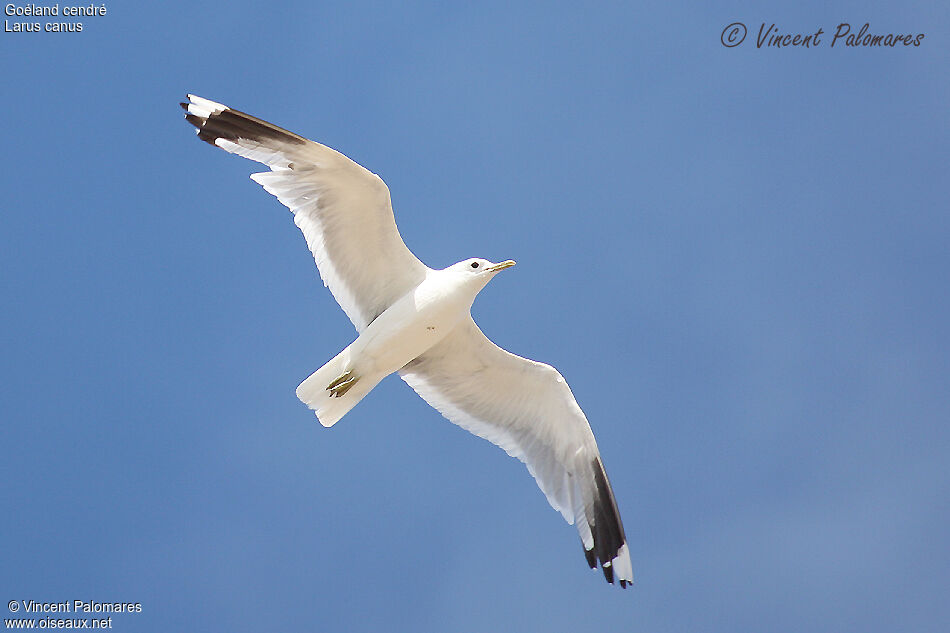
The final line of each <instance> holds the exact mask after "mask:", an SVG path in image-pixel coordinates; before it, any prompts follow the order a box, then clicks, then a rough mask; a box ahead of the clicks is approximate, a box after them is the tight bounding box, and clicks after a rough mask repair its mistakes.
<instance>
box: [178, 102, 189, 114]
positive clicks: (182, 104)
mask: <svg viewBox="0 0 950 633" xmlns="http://www.w3.org/2000/svg"><path fill="white" fill-rule="evenodd" d="M178 105H180V106H181V109H182V110H184V111H185V112H188V104H187V103H185V102H184V101H183V102H181V103H179V104H178Z"/></svg>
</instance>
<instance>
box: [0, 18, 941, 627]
mask: <svg viewBox="0 0 950 633" xmlns="http://www.w3.org/2000/svg"><path fill="white" fill-rule="evenodd" d="M61 4H62V3H61ZM720 4H721V6H718V7H703V8H697V6H696V4H695V3H683V2H679V3H641V4H633V3H612V4H603V5H600V6H597V7H585V8H580V7H579V6H578V5H577V4H576V3H573V4H562V5H555V4H552V3H519V4H518V5H516V6H511V5H509V4H508V3H477V4H471V3H469V4H467V5H465V6H459V5H436V4H411V5H410V4H404V3H355V2H354V3H325V2H287V3H280V5H279V6H274V5H273V4H272V3H253V2H231V3H227V4H226V5H224V4H209V3H202V2H197V3H187V4H185V3H168V4H166V5H162V6H158V5H152V6H147V5H144V4H143V3H124V2H116V3H107V9H108V12H107V15H106V16H104V17H96V18H83V19H82V22H83V25H84V28H83V31H82V33H72V34H46V33H7V32H4V33H0V60H2V62H0V63H2V68H3V84H4V88H5V90H4V97H5V98H4V99H3V100H2V105H0V109H2V112H3V120H4V121H6V125H5V128H4V134H5V146H6V151H5V152H3V155H2V157H0V162H2V173H3V174H4V197H5V202H4V205H3V207H4V211H3V213H2V214H0V292H2V297H3V309H2V310H0V332H2V355H0V356H2V361H0V417H2V425H0V446H2V447H3V458H2V460H0V481H2V485H0V507H2V508H3V515H4V518H3V520H2V521H0V570H2V571H0V598H2V600H0V604H5V603H6V602H7V601H9V600H28V599H34V600H37V601H60V600H73V599H85V600H89V599H93V600H97V601H102V602H107V601H133V602H140V603H141V604H142V606H143V612H142V613H141V614H136V615H125V616H116V618H115V622H114V629H115V630H117V631H163V632H164V631H172V630H203V631H242V630H323V631H326V630H346V631H379V630H404V631H445V630H452V631H488V630H512V629H516V628H517V629H520V630H529V631H534V630H537V631H567V630H594V629H595V627H596V630H626V631H706V632H709V631H713V632H716V631H722V632H729V633H734V632H735V631H776V632H784V631H789V632H796V633H799V632H801V631H836V632H837V631H862V632H868V631H894V630H908V631H917V632H926V631H946V630H948V627H950V609H948V607H947V601H946V591H947V587H948V586H950V571H948V570H950V545H948V541H947V534H948V530H950V505H948V498H950V474H948V473H950V470H948V468H947V460H948V458H950V427H948V424H947V423H948V420H950V397H948V393H950V389H948V387H950V385H948V383H950V360H948V359H950V300H948V295H947V288H948V287H950V250H948V245H950V220H948V212H947V209H948V206H947V200H948V199H950V184H948V182H950V181H948V178H947V170H948V167H950V124H948V110H947V103H948V102H950V89H948V83H947V81H946V78H947V62H948V51H950V48H948V42H947V36H946V34H947V33H948V32H950V11H948V9H947V8H946V7H945V6H943V5H941V4H940V3H930V2H928V3H924V2H910V3H902V5H901V6H900V8H899V9H898V8H895V7H893V6H892V4H893V3H870V4H868V3H857V2H852V3H838V4H837V6H834V7H829V6H828V5H827V4H824V3H818V2H805V3H797V5H796V6H795V7H794V8H793V7H788V6H776V4H775V3H760V2H755V3H753V2H730V3H720ZM769 4H772V5H773V6H769ZM7 19H8V20H10V19H11V18H9V17H8V18H7ZM41 21H42V20H41ZM735 21H742V22H744V23H746V25H747V26H748V31H749V35H748V38H747V40H746V41H745V42H744V43H743V44H742V45H740V46H738V47H735V48H725V47H723V46H722V44H721V43H720V34H721V32H722V30H723V28H724V27H725V26H726V25H728V24H730V23H732V22H735ZM843 21H846V22H850V23H851V24H852V26H853V27H854V28H855V30H857V29H858V28H860V26H861V25H862V24H863V23H864V22H868V23H870V26H871V28H870V31H871V32H873V33H889V32H895V33H904V32H910V33H915V34H916V33H924V34H925V38H924V39H923V41H922V45H921V46H920V47H916V48H915V47H908V48H904V47H898V48H896V49H887V50H880V49H862V48H857V49H854V48H850V49H849V48H843V47H841V46H840V43H838V44H836V45H835V47H834V48H830V46H829V45H828V44H829V41H828V39H826V40H825V41H824V44H823V45H822V46H819V47H815V48H811V49H799V48H788V49H781V50H775V49H768V50H767V49H757V48H756V47H755V43H754V36H755V34H756V32H757V30H758V28H759V25H760V24H762V23H763V22H764V23H765V24H766V28H768V25H769V24H771V23H773V22H774V23H776V26H777V27H778V28H779V29H780V30H781V31H782V32H784V33H798V32H800V33H804V34H807V33H812V32H814V31H815V30H816V29H817V28H818V27H821V28H823V30H824V31H825V32H826V33H830V32H833V31H834V29H835V27H836V26H837V24H838V23H840V22H843ZM185 92H194V93H197V94H199V95H202V96H206V97H209V98H212V99H215V100H218V101H222V102H224V103H227V104H229V105H232V106H234V107H236V108H239V109H242V110H245V111H248V112H250V113H253V114H256V115H258V116H261V117H263V118H266V119H268V120H271V121H273V122H275V123H277V124H279V125H282V126H284V127H287V128H290V129H292V130H294V131H296V132H298V133H300V134H302V135H305V136H308V137H310V138H313V139H315V140H319V141H321V142H324V143H326V144H328V145H330V146H332V147H334V148H336V149H339V150H340V151H342V152H344V153H346V154H347V155H349V156H350V157H352V158H353V159H355V160H357V161H358V162H360V163H362V164H363V165H365V166H366V167H368V168H369V169H371V170H373V171H375V172H377V173H379V174H380V175H381V176H382V177H383V178H384V179H385V180H386V182H387V183H388V185H389V187H390V189H391V191H392V197H393V204H394V208H395V212H396V218H397V221H398V223H399V226H400V230H401V231H402V234H403V237H404V238H405V240H406V242H407V243H408V245H409V246H410V248H412V250H413V251H414V252H415V253H416V254H417V255H418V256H419V257H420V258H421V259H423V261H425V262H426V263H428V264H429V265H430V266H433V267H443V266H447V265H449V264H451V263H454V262H455V261H457V260H459V259H462V258H464V257H469V256H482V257H486V258H489V259H493V260H501V259H507V258H513V259H516V260H518V262H519V265H518V267H516V268H515V269H513V270H512V271H510V272H507V273H506V274H505V275H503V276H501V277H499V278H498V279H496V280H495V281H494V282H493V283H492V284H491V285H490V286H489V287H488V288H487V289H486V290H485V291H484V292H483V293H482V294H481V295H480V296H479V298H478V300H477V301H476V304H475V307H474V314H475V317H476V319H477V320H478V321H479V323H480V325H481V326H482V328H483V330H484V331H485V332H486V333H487V334H488V335H489V336H491V337H492V338H493V339H494V340H495V341H496V342H497V343H499V344H500V345H503V346H505V347H507V348H509V349H511V350H512V351H514V352H516V353H519V354H522V355H525V356H529V357H531V358H535V359H538V360H543V361H546V362H549V363H551V364H553V365H555V366H556V367H558V369H559V370H560V371H561V373H562V374H563V375H564V376H565V377H566V378H567V380H568V381H569V382H570V384H571V386H572V388H573V391H574V393H575V395H576V396H577V398H578V401H579V402H580V404H581V406H582V407H583V408H584V410H585V411H586V413H587V415H588V417H589V419H590V421H591V424H592V426H593V428H594V431H595V433H596V435H597V437H598V439H599V442H600V446H601V452H602V454H603V456H604V460H605V463H606V465H607V470H608V473H609V474H610V477H611V479H612V482H613V486H614V489H615V491H616V494H617V498H618V503H619V506H620V509H621V512H622V515H623V518H624V523H625V527H626V532H627V536H628V539H629V541H630V549H631V555H632V558H633V564H634V571H635V574H636V577H637V583H636V585H635V586H634V587H633V588H632V589H628V590H627V591H625V592H622V591H620V590H619V589H616V588H612V587H609V586H607V585H606V584H605V583H604V582H603V580H602V578H600V577H599V575H595V574H594V572H591V571H589V570H588V569H587V568H586V565H585V562H584V556H583V553H582V551H581V547H580V545H579V541H578V539H577V536H576V533H575V532H574V530H573V528H571V527H569V526H567V525H566V524H564V523H563V521H562V520H561V519H560V517H559V515H557V514H556V513H555V511H553V510H552V509H550V508H549V507H548V505H547V503H546V501H545V500H544V498H543V496H542V495H541V493H540V492H539V491H538V490H537V489H536V486H535V484H534V482H533V480H532V479H531V478H530V477H529V476H528V475H527V473H526V472H525V471H524V468H523V467H522V465H521V464H519V463H518V462H516V461H515V460H512V459H510V458H508V457H507V456H506V455H505V454H504V453H503V452H501V451H500V450H498V449H496V448H494V447H492V446H490V445H489V444H487V443H486V442H484V441H482V440H479V439H477V438H474V437H472V436H469V435H468V434H467V433H465V432H464V431H462V430H460V429H458V428H456V427H454V426H453V425H451V424H449V423H448V422H446V421H444V420H443V419H442V418H441V417H440V416H439V415H438V414H437V413H436V412H435V411H434V410H432V409H430V408H429V407H428V406H427V405H426V404H425V403H424V402H422V400H421V399H419V398H418V397H417V396H416V395H415V394H414V393H412V391H411V390H410V389H409V388H408V387H407V386H406V385H405V384H403V383H402V381H400V380H398V379H397V378H395V377H391V378H388V379H386V380H385V381H384V382H383V383H381V384H380V386H379V387H377V388H376V390H375V391H374V392H373V393H372V394H370V396H368V397H367V398H366V400H364V401H363V402H362V403H361V404H360V405H359V406H358V407H357V408H356V409H354V410H353V411H352V412H351V413H350V414H348V415H347V417H346V418H344V419H343V420H342V421H341V422H340V423H339V424H338V425H337V426H336V427H334V428H333V429H330V430H326V429H323V428H322V427H320V426H319V425H318V424H317V422H316V419H315V418H314V417H313V416H312V414H311V413H309V412H308V411H307V409H306V408H305V407H304V406H303V405H301V404H300V403H299V402H298V401H297V399H296V398H295V396H294V388H295V387H296V385H297V384H298V382H299V381H300V380H301V379H303V378H304V377H306V376H307V375H308V374H309V373H310V372H311V371H313V370H314V369H316V368H317V367H319V366H320V365H322V364H323V363H324V362H325V361H326V360H327V359H329V358H330V357H332V356H333V355H334V354H335V353H336V352H337V351H339V349H341V348H343V347H344V346H345V345H346V344H348V343H349V342H350V341H351V340H352V338H353V337H354V331H353V330H352V327H351V326H350V324H349V322H348V321H347V319H346V317H345V316H344V314H343V312H342V311H341V310H340V309H339V308H338V307H337V306H336V304H335V303H334V301H333V299H332V297H331V296H330V294H329V292H328V291H327V290H326V289H325V288H323V287H322V284H321V283H320V282H319V279H318V277H317V273H316V268H315V267H314V265H313V261H312V259H311V257H310V254H309V253H308V251H307V249H306V247H305V244H304V241H303V239H302V238H301V236H300V235H299V233H298V231H297V229H296V227H294V225H293V223H292V221H291V216H290V214H289V213H288V212H287V211H286V210H285V209H284V208H283V207H281V206H280V205H279V204H278V203H277V202H276V201H275V200H273V199H272V198H271V197H270V196H268V195H267V194H266V193H264V192H263V191H261V190H260V188H259V187H257V186H256V185H255V184H254V183H253V182H251V181H250V180H248V179H247V175H248V174H250V173H252V172H253V171H256V170H257V169H256V168H255V166H254V165H253V164H251V163H249V162H247V161H244V160H241V159H239V158H237V157H233V156H229V155H227V154H225V153H224V152H221V151H216V150H215V149H213V148H211V147H209V146H208V145H206V144H203V143H200V142H198V141H197V140H196V138H195V136H194V133H193V132H192V130H191V129H190V126H188V125H187V124H186V123H185V121H184V120H183V119H182V117H181V111H180V110H179V108H178V105H177V103H178V101H180V100H181V99H182V97H183V95H184V94H185ZM8 616H9V613H8V612H6V611H5V612H4V617H8Z"/></svg>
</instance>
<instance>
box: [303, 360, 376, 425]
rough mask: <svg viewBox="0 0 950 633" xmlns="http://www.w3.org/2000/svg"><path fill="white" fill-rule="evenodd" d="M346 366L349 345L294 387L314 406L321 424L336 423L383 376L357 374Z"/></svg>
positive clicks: (306, 403)
mask: <svg viewBox="0 0 950 633" xmlns="http://www.w3.org/2000/svg"><path fill="white" fill-rule="evenodd" d="M348 366H349V367H352V365H351V364H350V348H349V347H347V348H346V349H344V350H343V351H342V352H340V353H339V354H337V355H336V356H334V357H333V359H332V360H331V361H330V362H328V363H327V364H326V365H324V366H323V367H321V368H320V369H318V370H317V371H315V372H313V373H312V374H310V376H309V377H308V378H307V379H306V380H304V381H303V382H302V383H300V385H299V386H298V387H297V397H298V398H300V400H301V402H303V403H304V404H305V405H307V406H308V407H310V408H311V409H313V410H314V412H315V413H316V414H317V419H318V420H320V424H322V425H323V426H326V427H330V426H333V425H334V424H336V423H337V422H338V421H339V420H340V418H342V417H343V416H344V415H346V413H347V411H349V410H350V409H352V408H353V407H355V406H356V403H357V402H359V401H360V400H362V399H363V396H365V395H366V394H368V393H369V392H370V391H372V390H373V387H375V386H376V385H378V384H379V381H380V380H382V379H383V378H385V375H383V374H375V375H372V374H371V375H365V374H359V373H358V372H356V371H355V370H353V369H349V370H348V369H347V367H348Z"/></svg>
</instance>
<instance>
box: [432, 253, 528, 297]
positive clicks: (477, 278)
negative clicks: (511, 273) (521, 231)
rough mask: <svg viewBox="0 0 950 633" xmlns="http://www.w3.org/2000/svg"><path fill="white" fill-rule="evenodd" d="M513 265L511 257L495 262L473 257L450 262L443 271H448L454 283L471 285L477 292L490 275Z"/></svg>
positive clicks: (489, 279)
mask: <svg viewBox="0 0 950 633" xmlns="http://www.w3.org/2000/svg"><path fill="white" fill-rule="evenodd" d="M514 265H515V262H514V260H511V259H508V260H505V261H503V262H501V263H499V264H496V263H494V262H490V261H488V260H487V259H481V258H478V257H473V258H471V259H463V260H462V261H460V262H459V263H457V264H452V265H451V266H449V267H448V268H446V269H445V271H444V272H447V273H450V274H451V275H452V277H453V278H454V279H455V280H456V283H459V282H460V283H461V284H462V285H464V286H472V287H474V288H475V289H476V292H478V291H479V290H481V289H482V288H484V287H485V284H487V283H488V282H489V281H491V279H492V277H494V276H495V275H497V274H498V273H500V272H501V271H503V270H504V269H506V268H511V267H512V266H514Z"/></svg>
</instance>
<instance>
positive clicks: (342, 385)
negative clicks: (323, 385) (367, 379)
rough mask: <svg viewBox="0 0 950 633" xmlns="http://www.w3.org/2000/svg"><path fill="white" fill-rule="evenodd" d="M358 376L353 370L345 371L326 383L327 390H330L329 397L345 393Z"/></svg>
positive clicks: (356, 380) (338, 396) (340, 395)
mask: <svg viewBox="0 0 950 633" xmlns="http://www.w3.org/2000/svg"><path fill="white" fill-rule="evenodd" d="M359 379H360V377H359V376H357V375H356V374H354V373H353V370H352V369H351V370H349V371H347V372H346V373H345V374H343V375H342V376H340V377H339V378H337V379H336V380H334V381H333V382H331V383H330V384H329V385H327V391H329V392H330V397H331V398H333V397H337V398H340V397H342V396H344V395H346V392H347V391H349V390H350V388H351V387H352V386H353V385H355V384H356V383H357V382H358V381H359Z"/></svg>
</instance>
